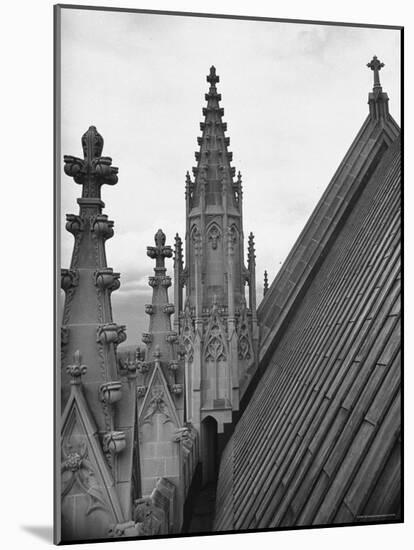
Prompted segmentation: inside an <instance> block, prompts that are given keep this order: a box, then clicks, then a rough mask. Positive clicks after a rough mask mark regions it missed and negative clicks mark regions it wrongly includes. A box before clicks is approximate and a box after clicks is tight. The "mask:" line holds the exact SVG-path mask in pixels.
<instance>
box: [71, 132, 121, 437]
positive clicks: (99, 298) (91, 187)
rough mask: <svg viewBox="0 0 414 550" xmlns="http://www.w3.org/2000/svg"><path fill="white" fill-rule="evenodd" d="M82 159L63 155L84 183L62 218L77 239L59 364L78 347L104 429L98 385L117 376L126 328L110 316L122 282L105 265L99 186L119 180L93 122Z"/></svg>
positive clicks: (107, 425)
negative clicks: (70, 211) (118, 353)
mask: <svg viewBox="0 0 414 550" xmlns="http://www.w3.org/2000/svg"><path fill="white" fill-rule="evenodd" d="M82 148H83V156H84V158H83V159H80V158H77V157H73V156H69V155H65V156H64V162H65V166H64V169H65V173H66V174H67V175H68V176H71V177H72V178H73V179H74V181H75V182H76V183H77V184H79V185H81V186H82V197H81V198H79V199H78V200H77V202H78V204H79V214H78V215H75V214H68V215H67V216H66V220H67V223H66V229H67V231H69V232H70V233H72V235H73V236H74V239H75V244H74V249H73V254H72V261H71V265H70V268H69V269H62V276H61V286H62V289H63V290H64V291H65V294H66V297H65V304H64V309H63V320H62V368H66V365H68V364H69V362H70V361H71V359H72V357H73V355H74V354H75V352H76V351H77V350H79V351H80V352H81V354H82V357H83V358H84V361H85V363H86V364H87V365H88V372H87V374H86V375H85V377H84V381H83V387H84V391H85V395H86V397H87V400H88V403H89V405H90V406H91V408H92V409H93V412H94V416H95V419H96V422H97V424H98V427H99V428H100V429H101V430H102V432H104V431H107V430H110V429H112V420H111V418H110V416H109V415H108V409H107V407H106V406H105V405H104V404H103V403H102V402H101V397H100V391H99V389H100V387H101V385H102V384H105V383H108V382H112V381H114V380H116V379H117V360H116V346H117V345H118V344H119V343H120V342H123V341H124V340H125V338H126V335H125V326H123V325H117V324H116V323H114V322H113V319H112V307H111V293H112V292H113V291H114V290H116V289H118V288H119V286H120V282H119V276H120V275H119V273H116V272H114V271H113V269H112V268H110V267H108V266H107V263H106V253H105V241H106V240H107V239H109V238H111V237H112V236H113V234H114V230H113V225H114V224H113V222H112V221H110V220H109V219H108V216H107V215H106V214H102V209H103V208H104V206H105V205H104V203H103V202H102V200H101V187H102V185H104V184H108V185H114V184H116V183H117V181H118V176H117V173H118V168H115V167H113V166H112V159H111V158H110V157H103V156H101V155H102V149H103V138H102V136H101V135H100V134H99V133H98V131H97V130H96V128H95V126H91V127H90V128H89V129H88V130H87V131H86V132H85V134H84V135H83V136H82ZM62 390H63V392H62V393H63V395H62V405H64V404H65V401H66V399H67V398H68V395H69V392H68V390H69V378H68V376H67V375H66V374H65V371H64V370H63V372H62Z"/></svg>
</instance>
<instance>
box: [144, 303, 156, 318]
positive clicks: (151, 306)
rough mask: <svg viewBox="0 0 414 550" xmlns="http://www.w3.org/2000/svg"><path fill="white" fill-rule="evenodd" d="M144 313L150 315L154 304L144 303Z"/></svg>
mask: <svg viewBox="0 0 414 550" xmlns="http://www.w3.org/2000/svg"><path fill="white" fill-rule="evenodd" d="M145 313H146V314H147V315H152V314H153V313H154V306H153V305H152V304H145Z"/></svg>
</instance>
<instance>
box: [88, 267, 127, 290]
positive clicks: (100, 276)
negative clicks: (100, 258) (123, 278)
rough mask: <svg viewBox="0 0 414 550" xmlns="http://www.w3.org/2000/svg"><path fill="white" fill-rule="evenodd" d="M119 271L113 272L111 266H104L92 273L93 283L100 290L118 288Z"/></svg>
mask: <svg viewBox="0 0 414 550" xmlns="http://www.w3.org/2000/svg"><path fill="white" fill-rule="evenodd" d="M119 277H120V274H119V273H114V270H113V269H112V268H111V267H105V268H103V269H98V270H97V271H95V273H94V278H95V284H96V286H97V287H98V288H99V289H100V290H110V291H111V292H113V291H114V290H118V288H119V287H120V286H121V283H120V282H119Z"/></svg>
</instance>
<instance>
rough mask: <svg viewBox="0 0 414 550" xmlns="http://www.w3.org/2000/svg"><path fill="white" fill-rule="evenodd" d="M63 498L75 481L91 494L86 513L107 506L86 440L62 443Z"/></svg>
mask: <svg viewBox="0 0 414 550" xmlns="http://www.w3.org/2000/svg"><path fill="white" fill-rule="evenodd" d="M61 473H62V485H61V486H62V499H63V498H64V497H65V496H66V495H67V494H68V493H69V491H70V490H71V489H72V487H73V486H74V484H75V483H78V485H79V486H80V487H81V488H82V489H83V490H84V491H85V493H86V494H87V495H88V496H89V504H88V508H87V510H86V515H89V514H90V513H91V512H92V511H94V510H96V509H98V508H103V509H105V508H106V502H105V500H104V498H103V496H102V491H101V489H100V487H99V486H98V484H97V482H96V480H95V473H94V471H93V467H92V464H91V462H90V461H89V458H88V450H87V445H86V442H85V441H72V442H71V441H69V442H64V443H63V445H62V463H61Z"/></svg>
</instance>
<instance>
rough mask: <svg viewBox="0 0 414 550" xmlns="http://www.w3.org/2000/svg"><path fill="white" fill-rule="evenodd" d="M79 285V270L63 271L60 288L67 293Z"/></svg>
mask: <svg viewBox="0 0 414 550" xmlns="http://www.w3.org/2000/svg"><path fill="white" fill-rule="evenodd" d="M78 284H79V271H78V270H77V269H62V270H61V279H60V286H61V288H62V290H64V291H65V292H67V291H68V290H70V289H71V288H74V287H75V286H77V285H78Z"/></svg>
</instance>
